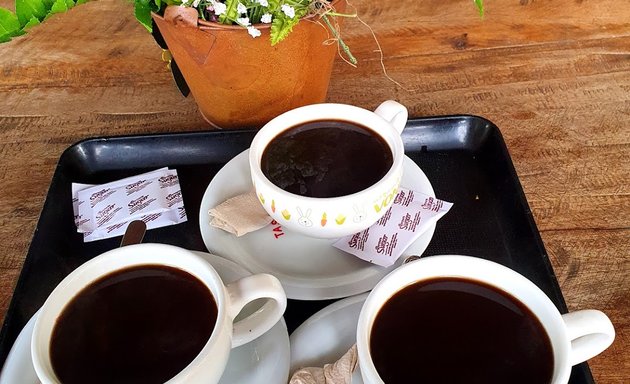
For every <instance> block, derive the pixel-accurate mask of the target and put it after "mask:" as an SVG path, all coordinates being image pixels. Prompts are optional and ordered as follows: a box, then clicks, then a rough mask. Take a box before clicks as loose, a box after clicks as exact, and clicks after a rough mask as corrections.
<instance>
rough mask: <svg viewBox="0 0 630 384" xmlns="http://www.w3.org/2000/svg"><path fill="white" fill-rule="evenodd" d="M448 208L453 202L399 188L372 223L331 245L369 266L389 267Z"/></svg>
mask: <svg viewBox="0 0 630 384" xmlns="http://www.w3.org/2000/svg"><path fill="white" fill-rule="evenodd" d="M452 206H453V203H449V202H446V201H443V200H439V199H436V198H434V197H431V196H429V195H426V194H424V193H420V192H416V191H412V190H409V189H404V188H401V189H400V191H399V192H398V194H397V195H396V198H395V199H394V202H393V203H392V206H391V207H390V208H389V209H388V210H387V212H385V215H383V217H381V218H380V219H379V220H378V221H377V222H376V223H374V224H373V225H372V226H371V227H369V228H367V229H365V230H363V231H361V232H359V233H355V234H354V235H350V236H346V237H343V238H341V239H339V240H338V241H336V242H335V243H333V246H334V247H335V248H339V249H341V250H342V251H345V252H348V253H351V254H353V255H355V256H357V257H358V258H360V259H363V260H365V261H369V262H370V263H374V264H377V265H380V266H383V267H389V266H390V265H392V264H394V263H395V262H396V260H398V258H399V257H400V256H401V255H402V253H403V252H404V251H405V249H407V247H409V245H411V243H413V242H414V241H415V240H416V239H417V238H418V237H419V236H420V235H421V234H423V233H424V232H425V231H426V230H427V229H428V228H429V226H431V225H432V224H434V223H436V222H437V221H438V220H439V219H440V218H441V217H442V216H444V215H445V214H446V213H447V212H448V211H449V210H450V209H451V207H452Z"/></svg>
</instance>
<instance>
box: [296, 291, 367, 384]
mask: <svg viewBox="0 0 630 384" xmlns="http://www.w3.org/2000/svg"><path fill="white" fill-rule="evenodd" d="M367 296H368V293H364V294H362V295H357V296H352V297H348V298H346V299H343V300H339V301H337V302H334V303H332V304H330V305H329V306H327V307H325V308H324V309H322V310H320V311H319V312H317V313H315V314H314V315H313V316H311V317H309V318H308V319H307V320H306V321H305V322H303V323H302V324H301V325H300V326H299V327H298V328H297V329H296V330H295V331H293V333H292V334H291V338H290V340H291V374H293V372H295V371H297V370H298V369H300V368H304V367H323V366H324V364H329V363H334V362H335V361H337V360H339V359H340V358H341V357H342V356H343V355H344V354H345V353H346V352H348V349H350V347H352V345H353V344H355V343H356V339H357V338H356V333H357V321H358V320H359V314H360V313H361V307H362V306H363V302H364V301H365V299H366V298H367ZM362 383H363V379H362V378H361V373H360V371H359V367H358V366H357V369H356V370H355V371H354V374H353V375H352V384H362Z"/></svg>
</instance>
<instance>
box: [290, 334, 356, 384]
mask: <svg viewBox="0 0 630 384" xmlns="http://www.w3.org/2000/svg"><path fill="white" fill-rule="evenodd" d="M356 367H357V346H356V344H355V345H353V346H352V348H350V349H349V350H348V352H346V353H345V354H344V355H343V356H342V357H341V359H339V360H337V361H335V362H334V363H332V364H326V365H324V367H323V368H320V367H307V368H302V369H300V370H298V371H296V372H295V373H294V374H293V376H292V377H291V381H289V384H350V382H351V381H352V372H354V370H355V369H356Z"/></svg>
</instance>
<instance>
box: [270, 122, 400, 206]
mask: <svg viewBox="0 0 630 384" xmlns="http://www.w3.org/2000/svg"><path fill="white" fill-rule="evenodd" d="M392 164H393V157H392V151H391V149H390V148H389V145H387V143H386V142H385V140H384V139H383V138H382V137H381V136H379V135H378V134H376V133H375V132H373V131H372V130H370V129H369V128H367V127H363V126H360V125H357V124H354V123H350V122H347V121H340V120H321V121H319V120H318V121H311V122H308V123H305V124H301V125H297V126H295V127H292V128H289V129H288V130H286V131H284V132H282V133H281V134H280V135H278V136H277V137H275V138H274V139H273V140H271V142H270V143H269V144H268V145H267V148H265V151H264V152H263V155H262V159H261V168H262V171H263V173H264V175H265V176H266V177H267V178H268V179H269V180H270V181H271V182H272V183H274V184H275V185H277V186H278V187H280V188H282V189H284V190H285V191H287V192H291V193H294V194H296V195H302V196H309V197H338V196H345V195H350V194H352V193H355V192H359V191H361V190H363V189H365V188H367V187H369V186H371V185H373V184H375V183H376V182H378V181H379V180H380V179H382V178H383V176H385V174H386V173H387V172H388V171H389V169H390V168H391V167H392Z"/></svg>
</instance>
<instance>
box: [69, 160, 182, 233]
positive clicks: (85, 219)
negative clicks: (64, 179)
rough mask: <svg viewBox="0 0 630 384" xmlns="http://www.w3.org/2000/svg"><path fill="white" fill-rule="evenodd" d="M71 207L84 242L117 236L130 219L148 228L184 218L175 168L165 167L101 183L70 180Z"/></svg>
mask: <svg viewBox="0 0 630 384" xmlns="http://www.w3.org/2000/svg"><path fill="white" fill-rule="evenodd" d="M72 208H73V211H74V222H75V225H76V226H77V232H79V233H83V241H84V242H90V241H94V240H99V239H106V238H110V237H116V236H120V235H122V234H123V233H124V232H125V229H126V227H127V224H128V223H130V222H131V221H133V220H142V221H144V222H145V223H146V224H147V229H152V228H160V227H164V226H167V225H173V224H178V223H182V222H185V221H186V220H187V217H186V210H185V208H184V201H183V197H182V192H181V188H180V186H179V178H178V176H177V171H176V170H169V169H168V168H161V169H158V170H155V171H151V172H147V173H144V174H141V175H136V176H132V177H128V178H125V179H122V180H117V181H113V182H111V183H106V184H102V185H91V184H79V183H72Z"/></svg>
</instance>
